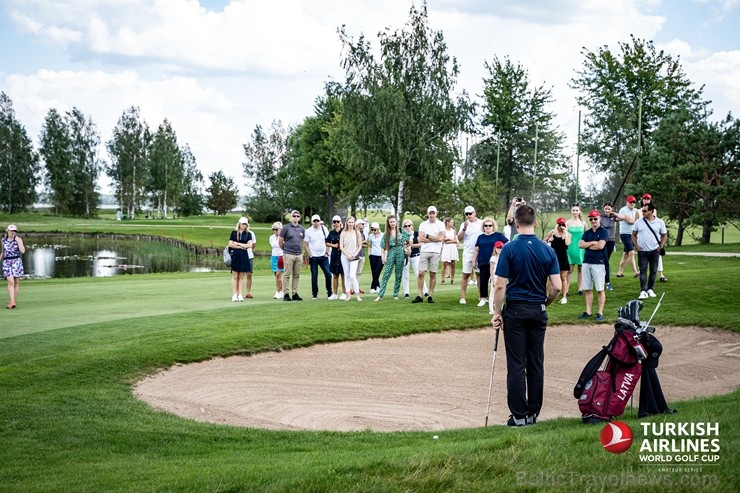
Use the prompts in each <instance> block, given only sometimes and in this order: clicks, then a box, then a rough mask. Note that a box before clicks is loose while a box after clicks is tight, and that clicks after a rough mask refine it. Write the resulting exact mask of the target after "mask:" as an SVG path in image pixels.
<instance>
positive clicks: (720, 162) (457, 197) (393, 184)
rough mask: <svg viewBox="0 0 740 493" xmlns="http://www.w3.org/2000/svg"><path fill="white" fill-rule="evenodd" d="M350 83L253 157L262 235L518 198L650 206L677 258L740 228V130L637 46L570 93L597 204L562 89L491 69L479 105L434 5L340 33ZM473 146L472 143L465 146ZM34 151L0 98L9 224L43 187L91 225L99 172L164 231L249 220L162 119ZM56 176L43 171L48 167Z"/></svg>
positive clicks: (54, 135)
mask: <svg viewBox="0 0 740 493" xmlns="http://www.w3.org/2000/svg"><path fill="white" fill-rule="evenodd" d="M337 34H338V36H339V39H340V43H341V47H342V54H343V55H342V58H341V66H342V68H343V69H344V71H345V77H344V80H342V81H339V82H337V81H331V82H327V83H326V85H325V90H324V93H323V94H322V95H321V96H319V97H318V98H317V99H316V101H315V105H314V112H313V114H312V115H310V116H308V117H306V118H305V119H304V120H303V121H302V122H300V123H299V124H297V125H295V126H293V127H288V128H286V127H284V126H283V124H282V122H280V121H275V122H273V123H272V124H271V125H270V126H269V128H264V127H263V126H262V125H257V126H256V127H255V128H254V131H253V133H252V134H251V136H250V137H249V139H248V141H247V142H246V143H244V144H243V151H244V161H243V163H242V175H243V178H244V179H245V185H247V187H248V189H249V194H248V196H247V199H246V202H245V203H244V204H242V205H243V206H244V208H245V209H246V210H247V211H248V213H249V215H250V216H251V217H252V219H253V220H257V221H261V222H262V221H272V220H277V219H282V218H283V217H284V214H285V213H286V212H287V211H289V210H291V209H299V210H302V211H303V212H304V214H306V215H309V214H312V213H319V214H322V215H323V216H324V217H331V216H332V215H333V214H335V213H336V212H349V213H354V214H357V213H358V212H360V211H365V210H367V209H368V208H369V207H373V206H378V205H384V206H385V205H389V206H390V207H391V208H392V209H393V210H394V212H395V213H396V214H397V215H399V216H401V215H403V214H405V213H407V212H411V213H415V214H419V213H423V211H425V210H426V207H427V206H428V205H429V204H432V203H433V204H435V205H436V206H437V208H438V209H439V210H440V213H441V214H454V213H457V212H459V211H460V210H462V208H463V207H464V206H465V205H467V204H474V205H475V206H476V209H477V210H478V211H479V213H480V214H484V215H486V214H488V215H494V216H496V215H499V214H502V213H503V212H504V211H505V210H506V208H507V206H508V204H509V203H510V201H511V198H512V197H513V196H525V197H526V198H527V200H528V202H530V203H534V204H536V205H537V206H538V207H539V208H541V209H544V210H560V209H563V208H567V207H568V205H569V203H571V202H574V201H576V202H580V203H581V204H582V205H584V206H585V207H598V206H600V205H601V203H603V202H605V201H607V200H610V201H616V202H617V204H615V205H616V206H617V207H618V206H619V205H620V204H619V203H620V202H621V201H623V200H624V197H626V196H627V195H630V194H635V195H637V194H642V193H643V192H646V191H649V192H651V193H652V194H653V195H654V196H655V198H656V207H658V209H659V210H660V211H661V216H662V217H666V218H668V219H672V220H675V221H677V224H678V228H679V234H678V237H677V238H676V242H677V243H678V244H680V242H681V241H682V239H683V235H684V232H685V230H686V228H687V227H689V226H699V227H701V228H702V236H701V238H699V239H700V241H702V242H708V241H709V239H710V235H711V232H712V231H713V230H714V229H716V227H717V226H718V225H719V224H722V223H724V222H726V221H728V220H734V219H735V218H737V217H738V215H739V214H738V213H739V212H740V210H738V200H737V197H738V183H739V181H738V173H737V159H738V150H739V149H740V124H738V121H737V120H736V119H735V118H733V117H732V115H731V114H728V115H727V117H726V118H724V119H722V120H721V121H712V120H711V119H710V117H711V111H710V110H709V109H708V107H709V103H710V102H709V101H706V100H705V99H704V98H703V95H702V87H698V88H697V87H695V86H694V84H693V83H692V81H690V80H689V79H688V78H687V77H686V75H685V73H684V71H683V68H682V67H681V64H680V62H679V60H678V59H676V58H673V57H672V56H670V55H669V54H667V53H665V52H663V51H660V50H658V49H656V47H655V46H654V44H653V43H652V42H651V41H647V40H642V39H638V38H634V37H632V38H631V39H630V40H629V42H623V43H620V44H619V45H618V47H617V48H616V49H610V48H609V47H606V46H604V47H600V48H598V49H596V50H594V51H592V50H589V49H587V48H584V49H583V51H582V56H583V64H582V66H581V68H580V69H579V70H578V71H577V72H576V74H575V76H574V77H573V79H572V80H571V81H570V84H571V87H573V88H574V89H576V90H577V91H578V97H577V103H578V104H579V105H580V106H581V107H582V108H583V109H584V110H585V119H584V122H583V130H582V132H581V134H580V135H579V139H578V141H579V144H578V148H577V149H576V151H575V152H576V155H577V157H578V158H580V159H583V162H584V165H585V166H586V167H587V169H588V170H589V173H590V175H591V179H592V183H591V186H590V187H588V188H587V189H586V190H582V189H581V187H580V186H579V180H578V177H577V176H576V174H575V173H574V172H573V169H572V165H571V162H572V159H573V157H574V156H573V155H568V153H567V152H566V149H565V144H564V142H565V136H564V134H563V132H562V131H561V130H560V129H558V128H557V126H556V125H555V123H554V121H555V117H556V115H555V114H554V113H553V112H552V110H551V109H550V107H551V106H552V104H553V102H554V100H553V96H552V90H551V88H549V87H547V86H546V85H544V84H543V85H536V84H533V83H532V82H531V81H530V79H529V75H528V71H527V70H526V68H525V67H523V66H522V65H521V64H520V63H518V62H516V61H513V60H511V59H509V58H508V57H503V58H500V57H498V56H496V55H493V56H492V57H491V59H490V60H487V61H485V62H484V67H485V69H486V75H485V77H484V78H483V80H482V87H481V89H480V94H479V96H480V100H481V102H480V103H477V104H476V103H474V102H472V101H471V99H470V97H469V95H468V93H467V92H466V91H465V90H458V88H457V77H458V75H459V67H458V64H457V61H456V59H455V58H454V57H453V56H451V55H450V54H448V50H447V45H446V43H445V41H444V36H443V33H442V32H441V31H436V30H434V29H432V28H431V27H430V25H429V21H428V15H427V6H426V3H422V4H421V6H420V7H419V8H417V7H412V8H411V9H410V11H409V18H408V21H407V22H406V24H405V25H404V26H403V27H402V28H401V29H396V30H392V29H390V28H387V29H385V30H383V31H381V32H380V33H378V36H377V37H378V43H379V49H378V50H375V49H374V48H373V46H372V43H371V41H370V40H369V39H368V38H366V37H365V36H364V35H360V36H359V37H357V38H355V37H353V36H351V35H350V34H349V32H348V31H347V29H346V27H344V26H342V27H341V28H339V29H338V33H337ZM463 139H464V144H463V143H462V142H463ZM40 142H41V145H40V149H39V150H38V153H37V151H35V150H34V149H33V146H32V145H31V142H30V139H29V138H28V137H27V136H26V135H25V130H24V128H23V126H22V125H21V124H20V123H19V122H18V121H17V119H15V116H14V113H13V110H12V103H11V102H10V100H9V98H7V96H6V95H5V94H2V96H1V97H0V208H1V209H2V210H6V211H9V212H16V211H18V210H22V209H24V208H25V207H28V206H29V205H30V204H32V203H33V201H34V200H35V187H36V185H37V184H39V183H40V182H41V181H43V184H44V186H45V188H46V190H47V193H48V196H49V198H50V200H51V203H52V205H53V207H54V210H55V211H56V212H57V213H59V214H74V215H84V216H89V215H94V213H95V211H96V207H97V201H98V200H99V196H98V195H97V180H98V178H99V175H100V174H101V173H102V172H105V173H106V174H107V175H108V177H110V178H111V180H112V182H113V186H114V190H115V194H116V197H117V199H118V202H119V203H120V204H121V208H122V210H123V211H124V212H125V213H126V214H127V216H128V217H135V216H136V215H137V214H138V213H139V212H140V211H141V210H142V208H144V207H145V206H149V207H150V208H152V209H154V210H155V211H156V213H157V214H158V215H159V216H160V217H167V216H168V214H169V213H170V212H174V213H177V214H182V215H188V214H199V213H201V211H202V209H203V207H204V206H205V207H207V208H209V209H211V210H213V211H215V212H216V213H224V212H226V211H228V210H231V209H232V208H234V207H236V206H237V205H238V187H237V185H236V182H235V181H234V178H233V177H231V176H228V175H227V174H225V173H224V172H223V171H217V172H214V173H212V174H211V175H210V176H209V177H208V181H209V185H208V187H206V188H205V190H204V189H203V177H202V175H201V174H200V172H199V171H198V169H197V166H196V162H195V157H194V156H193V154H192V152H190V149H189V148H188V147H187V146H186V145H185V146H181V145H179V144H178V142H177V136H176V134H175V131H174V130H173V128H172V126H171V124H170V123H169V122H168V121H167V120H166V119H165V121H164V122H162V124H160V125H159V127H158V128H157V130H156V131H155V132H152V131H151V130H150V129H149V127H148V126H147V124H146V122H144V121H143V120H142V119H141V116H140V114H139V110H138V108H135V107H132V108H129V109H128V110H126V111H124V113H123V115H122V116H121V118H120V119H119V121H118V123H117V125H116V127H115V128H114V132H113V136H112V138H111V140H110V141H108V142H107V143H106V144H105V147H106V149H107V151H108V156H109V161H107V162H104V161H103V160H102V159H101V158H99V157H98V155H97V149H98V147H99V146H98V144H99V135H98V133H97V130H96V129H95V126H94V124H93V123H92V121H91V120H90V119H89V118H88V117H85V115H83V114H82V113H81V112H80V111H79V110H77V109H76V108H75V109H73V110H72V111H71V112H67V113H65V114H59V113H58V112H57V111H56V110H50V111H49V114H48V115H47V117H46V120H45V124H44V128H43V130H42V135H41V138H40ZM41 161H43V167H42V166H41V164H40V163H41Z"/></svg>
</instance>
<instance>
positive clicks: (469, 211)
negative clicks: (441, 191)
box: [465, 205, 475, 214]
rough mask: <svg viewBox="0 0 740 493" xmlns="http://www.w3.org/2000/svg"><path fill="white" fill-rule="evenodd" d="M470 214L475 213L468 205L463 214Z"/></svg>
mask: <svg viewBox="0 0 740 493" xmlns="http://www.w3.org/2000/svg"><path fill="white" fill-rule="evenodd" d="M472 212H475V209H474V208H473V206H472V205H469V206H467V207H466V208H465V213H466V214H468V213H472Z"/></svg>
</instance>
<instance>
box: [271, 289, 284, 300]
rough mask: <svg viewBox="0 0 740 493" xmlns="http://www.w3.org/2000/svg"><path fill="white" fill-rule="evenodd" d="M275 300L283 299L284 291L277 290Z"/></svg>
mask: <svg viewBox="0 0 740 493" xmlns="http://www.w3.org/2000/svg"><path fill="white" fill-rule="evenodd" d="M272 299H273V300H281V299H283V293H281V292H280V291H275V296H273V297H272Z"/></svg>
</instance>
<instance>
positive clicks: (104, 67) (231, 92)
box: [0, 0, 740, 184]
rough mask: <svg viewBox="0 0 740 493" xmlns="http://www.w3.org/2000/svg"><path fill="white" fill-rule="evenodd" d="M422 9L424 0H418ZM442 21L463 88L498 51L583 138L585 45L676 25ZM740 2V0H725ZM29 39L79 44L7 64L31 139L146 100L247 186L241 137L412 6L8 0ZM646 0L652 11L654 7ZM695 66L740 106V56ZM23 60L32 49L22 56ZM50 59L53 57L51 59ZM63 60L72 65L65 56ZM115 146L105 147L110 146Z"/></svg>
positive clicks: (635, 7) (560, 15)
mask: <svg viewBox="0 0 740 493" xmlns="http://www.w3.org/2000/svg"><path fill="white" fill-rule="evenodd" d="M415 3H416V5H417V6H420V4H421V2H420V0H417V1H416V2H415ZM429 3H430V5H429V16H430V23H431V26H432V28H433V29H435V30H442V31H443V33H444V36H445V40H446V41H447V43H448V47H449V51H448V52H449V54H450V55H452V56H455V57H457V59H458V61H459V62H460V68H461V74H460V79H459V84H458V86H457V88H458V89H459V90H461V89H466V90H467V91H468V92H469V93H470V94H471V96H475V95H476V94H480V93H481V92H482V78H483V77H484V75H485V74H484V68H483V64H484V62H485V61H490V60H492V59H493V57H494V56H495V55H496V56H498V57H499V58H503V57H505V56H509V57H510V58H511V59H512V61H514V62H518V63H521V64H522V65H523V66H524V67H525V68H526V69H527V70H528V71H529V74H530V80H531V81H532V83H533V84H535V85H545V86H546V87H552V88H553V95H554V97H555V99H556V105H555V106H554V107H553V108H552V110H553V111H554V112H555V113H556V114H557V115H558V123H559V125H560V128H561V130H562V131H563V132H565V133H566V134H567V136H568V137H569V139H570V141H571V142H573V141H575V134H576V128H577V115H578V108H577V107H576V103H575V94H574V92H573V91H572V90H571V89H569V88H568V81H569V80H570V79H571V78H572V77H573V76H574V75H575V71H576V70H578V69H579V68H580V67H581V64H582V56H581V50H582V48H583V47H584V46H585V47H586V48H587V49H588V50H591V51H593V50H596V49H597V48H598V47H600V46H603V45H608V46H610V47H611V48H616V45H617V43H618V42H620V41H621V42H629V35H630V34H633V35H635V36H636V37H639V38H646V39H654V38H655V36H656V34H658V33H660V32H661V29H663V27H664V26H665V24H666V19H665V18H664V17H661V16H658V15H654V14H652V12H653V11H654V8H655V7H656V6H657V5H658V3H659V0H625V1H619V2H603V1H601V0H584V1H572V0H557V1H556V2H542V1H540V0H529V1H522V2H515V3H512V2H510V1H500V0H497V1H487V2H481V1H477V0H430V2H429ZM726 3H728V4H732V5H730V7H732V6H734V5H735V4H736V3H737V2H736V1H735V2H734V3H733V2H726ZM5 4H6V7H7V9H8V11H9V12H10V14H9V16H10V19H11V20H12V21H13V22H14V23H15V25H16V26H17V27H18V28H19V29H20V30H21V31H23V32H25V33H28V36H26V38H28V39H30V40H32V41H36V42H41V43H44V44H46V45H51V46H56V47H59V48H60V49H62V50H64V51H66V52H67V55H65V56H67V57H68V60H65V61H67V62H69V67H74V70H47V69H43V68H42V67H43V65H42V66H39V68H38V69H37V68H34V69H33V71H31V72H28V73H24V74H19V73H16V74H13V73H12V72H13V70H14V68H12V65H10V64H6V65H5V69H4V70H5V71H6V73H10V74H11V75H7V76H6V77H5V79H4V80H3V79H0V87H2V88H3V89H2V90H4V91H5V92H7V93H8V94H9V96H10V97H11V98H12V99H13V101H14V104H15V106H16V110H17V112H18V115H19V117H20V118H21V121H23V122H24V124H26V126H27V128H28V130H29V133H30V135H31V136H32V137H33V138H34V139H36V138H37V137H38V133H39V130H40V128H41V124H42V123H43V118H44V116H45V114H46V112H47V111H48V110H49V108H51V107H55V108H57V109H59V110H62V111H64V110H67V109H70V108H71V107H72V106H77V107H78V108H80V110H82V111H83V112H85V113H86V114H89V115H90V116H91V117H92V119H93V121H94V122H95V123H96V125H97V126H98V129H99V130H100V132H101V134H102V139H103V141H105V140H107V139H108V138H109V137H110V133H111V130H112V129H113V127H114V126H115V124H116V121H117V120H118V118H119V117H120V115H121V113H122V112H123V110H124V109H125V108H128V107H129V106H132V105H136V106H139V107H140V108H141V112H142V115H143V116H144V118H145V119H146V121H147V122H148V123H149V125H150V126H151V127H152V128H154V129H156V127H157V125H158V124H159V123H160V122H161V121H162V119H163V118H165V117H167V118H168V119H169V120H170V121H171V122H172V123H173V126H174V128H175V130H176V132H177V134H178V138H179V140H180V142H181V143H182V144H184V143H186V142H187V143H189V144H190V146H191V148H192V149H193V152H194V154H195V156H196V158H197V160H198V163H199V166H200V167H201V170H203V172H204V174H206V175H207V174H208V173H210V172H212V171H214V170H216V169H224V171H225V172H227V174H230V175H231V176H233V177H234V178H235V179H236V181H237V182H238V183H240V184H241V183H242V182H243V181H244V179H243V178H242V177H241V173H242V171H241V161H242V159H243V154H242V147H241V145H242V144H243V143H245V142H246V141H247V140H248V138H249V136H250V135H251V133H252V130H253V128H254V126H255V125H256V124H261V125H263V126H268V125H269V124H270V122H271V121H272V120H274V119H280V120H282V121H283V123H284V124H285V125H286V126H288V125H291V124H296V123H298V122H300V121H301V120H302V119H303V118H304V117H305V116H308V115H309V114H310V113H311V112H312V110H313V103H314V100H315V98H316V97H317V96H319V95H320V94H321V93H322V92H323V84H324V82H326V81H328V80H329V79H330V78H335V79H339V80H341V78H342V77H343V72H342V70H341V68H340V66H339V62H340V54H341V45H340V41H339V37H338V35H337V32H336V31H337V28H338V27H339V26H341V25H342V24H346V26H347V31H348V33H349V34H351V35H353V36H354V37H355V38H356V37H357V36H358V35H360V34H361V33H364V34H365V35H366V37H367V39H368V40H369V41H371V42H372V44H373V46H375V47H377V45H378V42H377V37H376V34H377V32H378V31H380V30H382V29H383V28H384V27H385V26H391V27H392V29H393V30H396V29H400V28H402V27H403V25H404V23H405V22H406V19H407V17H408V11H409V8H410V5H411V3H410V2H407V1H394V0H373V1H354V2H347V1H341V0H325V1H321V0H273V1H267V0H232V1H231V2H230V3H228V4H227V5H225V7H224V8H223V10H220V11H218V12H214V11H210V10H208V9H205V8H203V7H201V6H200V4H199V3H198V2H197V1H195V0H155V1H149V0H66V1H65V2H59V1H57V0H5ZM645 5H647V8H645V7H644V6H645ZM663 47H664V48H665V49H666V50H667V51H668V52H670V53H673V54H677V55H678V54H680V55H681V60H682V62H683V63H684V65H685V68H686V72H687V74H688V75H689V77H690V78H692V80H695V81H696V83H697V85H701V84H706V89H705V94H706V95H707V97H708V98H710V99H713V100H714V101H715V107H716V112H717V113H723V114H726V112H727V111H728V110H729V109H730V108H738V107H740V102H738V97H740V96H738V95H740V89H739V88H738V82H737V81H738V80H740V68H739V67H740V62H739V61H738V58H739V57H740V52H738V51H731V52H721V53H710V52H708V50H706V49H704V48H697V47H693V46H691V45H690V44H689V43H687V42H685V41H683V40H681V39H675V40H673V41H671V42H669V43H666V44H664V45H663ZM18 56H22V52H19V55H18ZM39 63H42V62H39ZM57 66H64V65H57ZM103 155H105V153H103Z"/></svg>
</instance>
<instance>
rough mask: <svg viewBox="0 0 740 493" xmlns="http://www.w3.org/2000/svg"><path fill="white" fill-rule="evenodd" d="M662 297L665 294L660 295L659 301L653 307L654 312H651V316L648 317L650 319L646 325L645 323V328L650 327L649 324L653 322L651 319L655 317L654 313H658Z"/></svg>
mask: <svg viewBox="0 0 740 493" xmlns="http://www.w3.org/2000/svg"><path fill="white" fill-rule="evenodd" d="M664 296H665V292H663V294H662V295H660V299H659V300H658V304H657V305H656V306H655V310H653V314H652V315H650V319H649V320H648V323H647V325H646V327H650V322H652V321H653V317H654V316H655V314H656V313H658V308H660V304H661V303H663V297H664Z"/></svg>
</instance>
